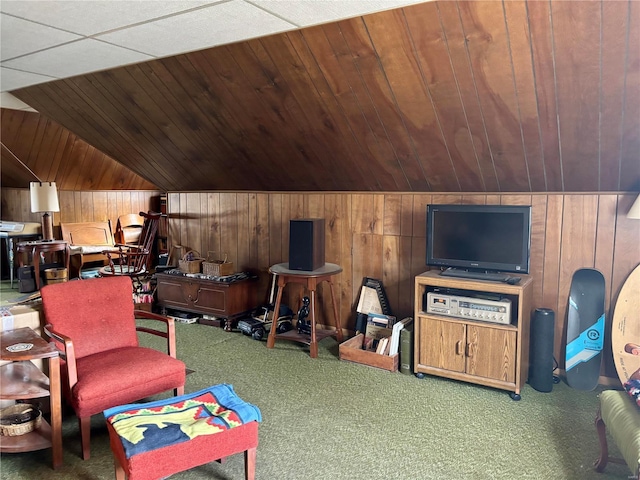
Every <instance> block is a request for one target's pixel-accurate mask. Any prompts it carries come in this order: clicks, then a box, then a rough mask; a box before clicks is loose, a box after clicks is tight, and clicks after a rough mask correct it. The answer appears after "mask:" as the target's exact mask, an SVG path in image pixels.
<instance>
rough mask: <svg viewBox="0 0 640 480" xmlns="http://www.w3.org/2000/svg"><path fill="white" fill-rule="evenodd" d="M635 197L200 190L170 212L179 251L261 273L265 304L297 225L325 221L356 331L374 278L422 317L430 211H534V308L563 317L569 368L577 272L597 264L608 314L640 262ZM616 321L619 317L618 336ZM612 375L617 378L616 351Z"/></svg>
mask: <svg viewBox="0 0 640 480" xmlns="http://www.w3.org/2000/svg"><path fill="white" fill-rule="evenodd" d="M634 199H635V195H632V194H534V195H529V194H522V195H520V194H502V195H501V194H489V195H486V194H396V193H393V194H382V193H373V194H369V193H364V194H363V193H306V194H301V193H247V192H243V193H227V192H192V193H170V194H169V195H168V210H167V211H168V213H169V238H170V242H172V244H173V245H176V244H179V245H182V246H185V247H188V248H191V249H194V250H197V251H198V252H200V253H201V254H203V255H206V254H207V252H208V251H212V252H222V253H224V254H227V255H228V257H229V259H230V260H231V261H233V262H234V263H235V264H236V266H237V269H239V270H249V271H253V272H256V273H259V275H260V292H261V293H260V298H261V299H264V301H266V300H267V296H268V290H269V278H268V273H267V272H268V268H269V266H270V265H272V264H275V263H280V262H286V261H288V250H289V220H290V219H292V218H307V217H319V218H324V219H325V222H326V261H327V262H331V263H337V264H339V265H340V266H341V267H342V268H343V272H342V273H341V274H340V276H339V279H338V282H337V285H336V286H337V290H336V291H337V292H338V294H337V295H338V297H339V302H340V305H339V309H340V316H341V319H342V322H343V327H345V328H348V329H350V330H353V328H354V324H355V313H354V308H355V305H356V303H357V300H358V294H359V290H360V287H361V284H362V278H363V277H364V276H368V277H374V278H378V279H381V280H382V281H383V283H384V286H385V290H386V292H387V296H388V297H389V300H390V303H391V307H392V309H393V312H394V314H396V315H398V316H405V315H412V311H413V278H414V276H415V275H417V274H420V273H422V272H423V271H425V270H427V267H426V266H425V247H426V246H425V242H426V238H425V234H426V227H425V220H426V218H425V217H426V206H427V204H429V203H479V204H485V203H486V204H505V205H512V204H515V205H531V206H532V224H533V227H532V239H531V275H532V276H533V277H534V280H535V282H534V307H535V308H538V307H546V308H551V309H553V310H554V311H555V312H556V331H555V355H556V359H558V360H559V361H560V362H561V364H562V363H563V361H562V358H561V357H563V353H562V352H564V349H563V347H562V346H563V345H564V341H565V338H566V337H565V336H566V332H565V317H566V306H567V298H568V294H569V286H570V283H571V276H572V275H573V272H574V271H575V270H577V269H579V268H582V267H593V268H597V269H598V270H600V271H601V272H602V273H603V274H604V277H605V279H606V285H607V292H606V302H607V309H609V310H608V311H609V312H610V313H613V308H612V305H614V304H615V299H616V298H617V295H618V292H619V290H620V287H621V285H622V283H623V282H624V280H625V278H626V277H627V275H628V274H629V273H630V272H631V270H632V269H633V268H634V267H635V266H636V265H637V264H639V263H640V221H638V220H630V219H627V218H626V212H627V211H628V209H629V207H630V206H631V203H632V202H633V200H634ZM324 287H326V285H325V286H324ZM319 291H320V295H319V304H320V311H319V314H320V322H324V318H327V314H329V313H330V309H329V307H330V305H329V304H328V303H327V300H328V298H329V295H328V291H327V292H326V293H327V294H325V295H323V293H325V292H324V291H323V290H322V288H321V289H320V290H319ZM284 293H285V298H286V301H287V302H288V304H289V306H290V307H291V308H293V309H294V310H297V309H298V308H299V305H300V303H299V302H300V297H301V296H302V295H303V291H302V289H300V288H296V287H295V286H291V287H290V286H288V287H287V291H285V292H284ZM325 323H326V322H325ZM610 324H611V315H609V316H608V328H609V329H610ZM608 333H609V332H607V334H608ZM605 343H608V342H605ZM603 374H604V375H606V376H609V377H612V378H615V377H616V373H615V368H614V366H613V359H612V357H611V352H610V351H607V352H606V361H605V365H604V367H603Z"/></svg>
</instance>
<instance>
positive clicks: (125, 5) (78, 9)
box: [0, 0, 220, 35]
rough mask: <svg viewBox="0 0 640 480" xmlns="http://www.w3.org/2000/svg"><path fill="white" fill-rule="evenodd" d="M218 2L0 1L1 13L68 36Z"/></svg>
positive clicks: (135, 0) (121, 25) (95, 32)
mask: <svg viewBox="0 0 640 480" xmlns="http://www.w3.org/2000/svg"><path fill="white" fill-rule="evenodd" d="M217 1H220V0H217ZM217 1H212V0H209V1H204V0H171V1H161V0H156V1H151V0H144V1H140V0H117V1H114V0H106V1H105V0H55V1H54V0H44V1H32V0H28V1H26V0H17V1H16V0H2V2H0V10H1V11H2V12H5V13H10V14H12V15H15V16H18V17H21V18H24V19H27V20H32V21H34V22H39V23H43V24H45V25H51V26H54V27H57V28H60V29H63V30H67V31H69V32H75V33H79V34H81V35H95V34H97V33H101V32H107V31H109V30H113V29H116V28H121V27H125V26H127V25H134V24H136V23H140V22H145V21H148V20H151V19H154V18H159V17H162V16H165V15H172V14H175V13H177V12H180V11H183V10H189V9H193V8H198V7H201V6H203V5H208V4H214V3H217Z"/></svg>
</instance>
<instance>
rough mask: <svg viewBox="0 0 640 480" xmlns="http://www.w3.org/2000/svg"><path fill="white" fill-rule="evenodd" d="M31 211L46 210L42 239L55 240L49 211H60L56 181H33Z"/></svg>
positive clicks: (30, 185)
mask: <svg viewBox="0 0 640 480" xmlns="http://www.w3.org/2000/svg"><path fill="white" fill-rule="evenodd" d="M29 190H30V192H31V212H32V213H36V212H44V215H42V239H43V240H44V241H49V242H50V241H52V240H53V222H52V220H51V216H50V215H49V212H59V211H60V204H59V203H58V191H57V190H56V182H31V183H30V184H29Z"/></svg>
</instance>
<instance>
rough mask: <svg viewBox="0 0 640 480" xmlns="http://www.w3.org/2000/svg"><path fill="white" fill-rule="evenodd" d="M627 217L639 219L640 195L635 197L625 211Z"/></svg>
mask: <svg viewBox="0 0 640 480" xmlns="http://www.w3.org/2000/svg"><path fill="white" fill-rule="evenodd" d="M627 218H633V219H636V220H640V195H638V196H637V197H636V201H635V202H633V205H631V208H630V209H629V211H628V212H627Z"/></svg>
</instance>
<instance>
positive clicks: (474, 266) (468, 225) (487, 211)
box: [427, 205, 531, 273]
mask: <svg viewBox="0 0 640 480" xmlns="http://www.w3.org/2000/svg"><path fill="white" fill-rule="evenodd" d="M530 228H531V207H530V206H512V205H428V207H427V265H431V266H439V267H453V268H461V269H469V270H475V271H497V272H514V273H529V246H530Z"/></svg>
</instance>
